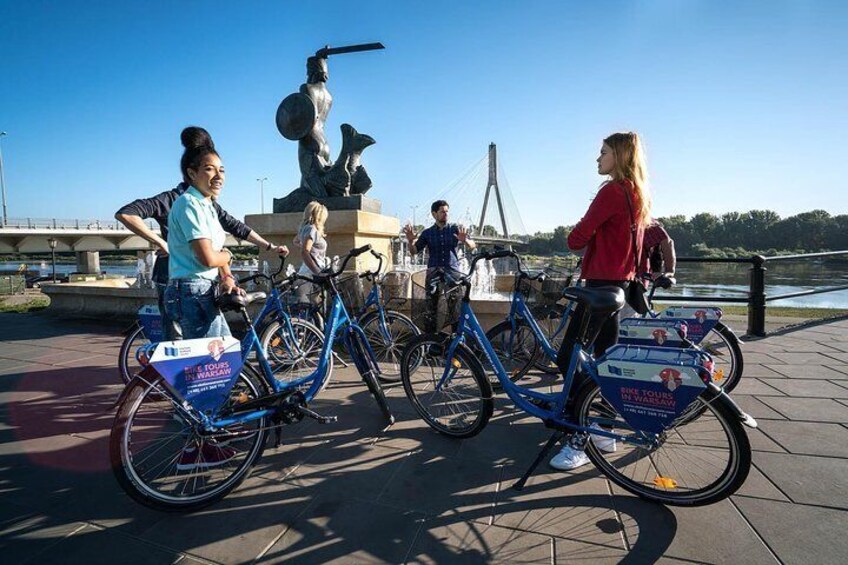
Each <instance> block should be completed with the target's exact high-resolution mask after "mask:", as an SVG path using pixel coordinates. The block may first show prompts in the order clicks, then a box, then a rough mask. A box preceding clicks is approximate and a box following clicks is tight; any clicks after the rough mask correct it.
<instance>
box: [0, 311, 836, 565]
mask: <svg viewBox="0 0 848 565" xmlns="http://www.w3.org/2000/svg"><path fill="white" fill-rule="evenodd" d="M120 341H121V336H120V335H119V333H118V328H114V327H104V326H103V325H92V324H89V323H82V322H69V321H56V320H53V319H50V318H47V317H46V316H42V315H12V314H0V399H2V421H3V426H2V428H0V429H2V431H0V433H2V438H3V439H2V443H0V468H2V469H3V477H4V479H3V482H4V485H3V491H4V494H3V497H4V504H3V505H0V538H2V539H3V540H4V550H3V551H4V561H5V562H7V563H23V562H33V563H35V562H54V561H55V562H92V561H97V562H101V561H102V562H106V561H107V560H110V559H112V558H113V557H112V556H113V555H120V556H121V557H120V560H121V561H122V562H126V563H135V562H139V563H141V562H144V563H173V562H174V561H176V560H178V559H180V558H181V556H184V555H187V556H189V557H188V558H185V559H184V560H182V561H180V562H181V563H182V562H185V563H194V562H196V561H195V559H193V558H192V557H197V558H200V559H203V560H207V561H209V562H225V563H231V562H243V561H247V560H252V559H253V558H256V557H258V556H262V558H263V559H262V560H263V562H265V561H269V562H277V561H283V560H290V561H299V562H307V563H317V562H326V561H331V560H335V561H341V562H351V561H368V562H391V563H400V562H404V561H407V560H409V561H414V562H422V561H426V562H436V563H452V562H454V561H458V560H465V561H473V562H481V561H495V560H500V561H506V562H517V561H521V562H536V561H538V562H541V563H551V562H560V563H563V562H572V561H576V560H585V561H587V562H619V561H620V560H622V559H623V558H624V557H625V556H627V555H628V552H630V555H631V557H634V558H636V562H653V561H656V560H657V559H659V558H661V557H662V558H665V559H668V560H683V561H688V562H693V561H694V562H710V563H733V562H745V563H773V562H775V561H776V560H778V559H779V560H780V561H782V562H792V563H800V562H809V563H826V562H831V563H837V562H844V561H843V560H844V557H845V555H846V554H848V537H846V536H845V531H846V527H848V321H838V322H832V323H828V324H823V325H819V326H814V327H809V328H806V329H801V330H798V331H793V332H789V333H785V334H783V335H775V336H771V337H768V338H766V339H763V340H760V341H756V342H751V343H747V344H746V345H745V348H744V350H745V360H746V371H745V377H744V378H743V382H742V384H741V385H740V387H739V389H738V394H736V393H735V394H734V398H736V400H737V401H738V402H739V403H740V404H741V405H742V406H743V407H744V408H745V409H746V410H748V411H750V412H751V413H752V414H753V415H754V416H755V417H756V418H757V420H758V421H759V423H760V426H761V429H760V430H749V431H748V433H749V435H750V438H751V441H752V444H753V448H754V466H755V467H754V469H753V470H752V474H751V475H750V477H749V478H748V482H747V483H746V484H745V485H744V487H743V488H742V490H741V491H740V492H739V493H738V494H737V495H735V496H734V497H732V499H730V500H727V501H724V502H722V503H719V504H716V505H713V506H710V507H707V508H700V509H671V508H664V507H661V506H657V505H654V504H650V503H646V502H642V501H640V500H638V499H636V498H634V497H632V496H630V495H627V494H625V493H623V492H621V491H620V490H619V489H617V488H615V487H612V486H611V485H610V483H609V482H608V481H606V480H605V479H604V478H603V477H602V476H601V475H600V474H599V473H598V472H597V471H595V470H594V469H593V468H592V467H591V466H589V467H585V468H583V469H581V470H579V471H577V472H572V473H557V472H552V471H551V470H550V469H547V468H544V467H543V468H540V470H539V472H538V473H537V475H536V476H535V477H534V478H533V479H532V481H531V483H530V484H529V486H528V488H527V489H526V490H525V491H524V492H523V493H521V494H518V493H515V492H513V491H511V490H509V489H508V488H507V487H508V486H509V485H510V484H511V482H512V481H513V480H515V479H516V478H517V477H518V476H519V475H520V474H521V473H522V471H523V470H524V469H525V467H526V465H527V464H528V463H529V461H530V459H531V458H532V456H533V454H534V452H535V450H536V448H537V446H538V444H539V443H540V442H542V441H543V440H544V439H545V437H546V435H547V434H546V433H545V430H544V429H543V428H542V426H540V425H538V424H537V423H536V422H534V421H531V420H530V419H527V418H521V417H520V416H518V415H517V414H516V413H515V412H514V411H513V410H512V409H511V408H510V407H509V406H508V403H506V402H502V401H499V402H498V403H497V404H498V407H497V409H496V413H495V416H494V418H493V420H492V423H491V424H490V425H489V427H488V428H487V429H486V430H484V432H483V433H482V434H480V435H479V436H478V437H476V438H472V439H468V440H464V441H451V440H448V439H446V438H443V437H440V436H437V435H435V434H434V433H432V432H431V431H430V430H429V429H428V428H427V427H426V426H425V425H424V424H423V423H422V422H420V421H419V420H417V419H416V418H415V417H414V415H413V414H412V411H411V409H410V407H409V405H408V403H407V401H406V399H405V397H404V395H403V391H402V390H401V389H399V388H397V387H395V388H392V389H391V390H390V391H389V396H390V399H391V403H392V406H393V408H394V410H395V412H396V414H397V415H398V422H397V423H396V424H395V425H394V427H392V428H391V429H389V430H385V431H383V430H381V429H380V426H379V422H380V417H379V415H378V413H377V410H376V407H375V406H374V404H373V402H372V401H371V399H370V397H369V394H368V392H367V391H366V389H365V388H364V387H363V386H362V384H361V382H359V381H358V379H357V378H355V377H354V375H353V373H352V371H351V370H339V371H338V372H337V374H336V376H335V382H334V383H333V384H332V386H331V387H330V388H329V389H328V390H327V391H326V394H325V395H324V396H323V397H322V399H321V401H320V402H318V403H317V404H316V406H317V408H318V409H319V410H321V411H323V412H326V413H331V414H336V415H338V416H339V422H338V424H334V425H326V426H320V425H317V424H306V423H301V424H300V425H298V426H292V427H290V428H288V429H287V430H286V435H285V441H286V444H285V445H284V447H282V448H280V449H277V450H274V449H269V450H267V451H266V454H265V457H264V458H263V460H262V461H261V462H260V464H259V466H258V468H257V469H256V471H255V472H254V474H253V476H252V477H251V478H249V479H248V480H247V481H246V482H245V483H244V484H243V485H242V486H241V487H239V488H238V489H237V490H236V491H235V492H234V493H232V494H231V495H230V496H229V497H228V498H227V499H226V500H225V501H224V502H222V503H219V504H218V505H216V506H214V507H213V508H211V509H208V510H207V511H204V512H201V513H198V514H195V515H193V516H174V515H165V514H160V513H156V512H151V511H148V510H145V509H144V508H142V507H140V506H138V505H136V504H135V503H133V502H131V501H130V500H129V499H128V498H127V497H126V496H124V495H123V494H122V493H121V491H120V490H119V488H118V486H117V484H116V483H115V481H114V479H113V477H112V475H111V472H110V470H109V459H108V449H107V448H108V431H109V427H110V424H111V422H112V417H113V413H111V412H108V411H107V410H108V408H109V405H110V403H111V402H112V401H113V400H114V399H115V396H116V395H117V394H118V392H119V390H120V387H119V386H118V385H117V384H115V383H116V379H117V373H116V369H115V357H116V355H117V352H118V346H119V344H120ZM533 378H534V379H536V380H537V381H538V383H539V384H544V383H545V381H543V379H542V378H541V377H540V376H538V375H537V376H534V377H533ZM552 554H553V556H552ZM554 557H555V559H554Z"/></svg>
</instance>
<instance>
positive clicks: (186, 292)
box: [165, 279, 232, 339]
mask: <svg viewBox="0 0 848 565" xmlns="http://www.w3.org/2000/svg"><path fill="white" fill-rule="evenodd" d="M217 285H218V282H217V281H211V280H209V279H172V280H170V281H168V286H167V288H165V312H166V314H167V315H168V317H169V318H171V319H172V320H174V321H175V322H177V323H179V325H180V328H182V333H183V339H197V338H200V337H224V336H228V335H232V334H231V333H230V327H229V326H228V325H227V320H226V319H224V314H223V313H222V312H221V310H220V309H219V308H218V307H217V306H216V305H215V287H216V286H217Z"/></svg>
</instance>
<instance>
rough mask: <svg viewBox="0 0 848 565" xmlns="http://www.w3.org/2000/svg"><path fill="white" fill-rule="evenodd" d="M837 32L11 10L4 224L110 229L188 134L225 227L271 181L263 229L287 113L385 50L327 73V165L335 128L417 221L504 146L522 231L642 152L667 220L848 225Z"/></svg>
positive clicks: (286, 187) (840, 28)
mask: <svg viewBox="0 0 848 565" xmlns="http://www.w3.org/2000/svg"><path fill="white" fill-rule="evenodd" d="M846 16H848V8H846V4H845V3H844V2H781V1H773V2H744V1H743V2H722V1H689V2H686V1H642V2H629V1H598V2H527V1H524V2H497V1H485V2H484V1H482V0H478V1H475V2H459V1H449V2H441V1H432V0H431V1H426V2H411V1H408V2H406V1H393V2H392V1H385V2H372V1H367V0H363V1H362V2H321V3H319V2H303V1H297V2H294V1H290V2H259V1H241V2H217V1H211V0H205V1H191V2H166V1H155V0H154V1H147V2H131V1H122V2H114V1H109V2H107V1H86V2H83V1H71V0H68V1H55V2H39V1H27V2H20V1H10V0H0V82H2V84H3V87H2V88H0V130H2V131H6V132H8V136H7V137H5V138H3V140H2V149H3V158H4V164H5V176H6V184H7V190H8V204H9V215H10V216H13V217H27V216H30V217H39V218H44V217H58V218H110V217H111V216H112V214H113V213H114V211H115V210H116V209H117V208H118V207H119V206H120V205H122V204H123V203H125V202H127V201H129V200H131V199H133V198H135V197H138V196H146V195H152V194H155V193H157V192H159V191H161V190H165V189H168V188H170V187H172V186H174V185H175V184H176V183H177V181H178V180H179V169H178V162H179V157H180V152H181V147H180V145H179V132H180V130H181V129H182V128H183V127H184V126H186V125H191V124H196V125H202V126H204V127H206V128H207V129H209V131H210V132H211V133H212V135H213V137H214V139H215V141H216V144H217V146H218V149H219V151H220V152H221V155H222V157H223V160H224V163H225V165H226V167H227V184H226V187H225V189H224V193H223V195H222V199H221V202H222V204H223V205H224V207H225V208H227V209H228V210H230V211H231V212H232V213H234V214H235V215H237V216H240V217H241V216H243V215H244V214H247V213H256V212H258V211H259V207H260V206H259V205H260V202H259V189H258V183H257V182H256V180H255V179H256V178H257V177H268V178H269V181H268V182H267V183H266V190H265V194H266V205H265V206H266V211H270V206H271V197H272V196H278V197H279V196H282V195H284V194H287V193H288V192H289V191H290V190H291V189H293V188H295V187H296V186H297V185H298V182H299V172H298V168H297V161H296V155H297V144H296V143H294V142H290V141H287V140H284V139H283V138H282V137H281V136H280V135H279V133H278V132H277V130H276V127H275V125H274V114H275V112H276V108H277V105H278V104H279V102H280V100H282V99H283V98H284V97H285V96H286V95H288V94H289V93H291V92H294V91H296V90H297V88H298V86H299V85H300V84H301V83H302V82H303V81H304V78H305V71H304V64H305V59H306V57H307V56H308V55H310V54H311V53H314V51H315V50H316V49H318V48H319V47H321V46H323V45H325V44H329V45H331V46H332V45H345V44H352V43H364V42H371V41H382V42H383V43H384V44H385V45H386V47H387V48H386V50H385V51H380V52H372V53H365V54H355V55H347V56H338V57H334V58H331V59H330V74H331V76H330V82H329V87H330V90H331V92H332V93H333V96H334V97H335V103H334V107H333V110H332V113H331V114H330V117H329V121H328V131H329V133H330V143H331V147H332V154H333V156H335V155H336V153H337V152H338V149H339V141H340V139H339V134H338V127H339V125H340V124H341V123H343V122H349V123H351V124H353V125H354V126H355V127H357V129H359V130H360V131H362V132H365V133H368V134H370V135H372V136H373V137H374V138H376V139H377V144H376V145H375V146H373V147H371V148H369V149H368V150H367V151H366V152H365V154H364V157H363V160H364V163H365V165H366V166H367V168H368V170H369V172H370V174H371V177H372V178H373V180H374V188H373V189H372V191H371V192H370V193H369V195H371V196H373V197H375V198H379V199H380V200H382V201H383V206H384V211H385V212H388V213H392V214H397V215H399V216H400V217H401V218H402V219H406V218H407V217H409V216H410V214H411V212H410V208H409V207H410V206H411V205H413V204H422V203H427V202H429V201H430V200H431V199H432V197H433V196H435V195H436V194H438V193H440V192H442V191H443V190H444V189H445V188H446V187H447V186H448V185H449V184H450V183H451V181H453V180H455V179H456V178H457V176H459V175H461V174H462V172H463V171H465V170H467V169H468V168H469V166H471V165H472V164H473V163H475V162H476V161H478V160H479V159H481V158H482V157H483V156H484V155H485V153H486V149H487V146H488V144H489V142H490V141H494V142H496V143H497V144H498V152H499V157H500V161H501V164H502V166H503V169H504V171H505V172H506V175H507V176H508V183H509V187H510V189H511V191H512V193H513V198H514V200H515V201H516V203H517V207H518V209H519V212H520V214H521V217H522V219H523V223H524V225H525V226H526V227H527V229H528V230H529V231H531V232H534V231H537V230H551V229H553V227H555V226H557V225H562V224H571V223H574V222H575V221H576V220H577V219H579V217H580V216H581V215H582V213H583V211H584V210H585V208H586V206H587V204H588V202H589V200H590V199H591V197H592V195H593V194H594V192H595V191H596V189H597V186H598V183H599V181H600V178H599V177H598V176H597V174H596V168H595V162H594V160H595V158H596V156H597V151H598V148H599V145H600V140H601V139H602V138H603V137H605V136H606V135H608V134H609V133H612V132H614V131H617V130H628V129H632V130H636V131H638V132H640V133H641V134H642V136H643V137H644V139H645V143H646V146H647V151H648V160H649V161H648V163H649V170H650V174H651V179H652V187H653V190H654V198H655V202H656V204H655V214H656V215H659V216H662V215H668V214H678V213H679V214H686V215H692V214H694V213H697V212H701V211H709V212H713V213H722V212H726V211H732V210H736V211H743V210H748V209H752V208H768V209H773V210H776V211H777V212H778V213H779V214H781V215H783V216H786V215H791V214H794V213H797V212H800V211H806V210H810V209H814V208H823V209H826V210H828V211H830V212H831V213H834V214H835V213H848V198H846V196H845V194H844V193H845V190H844V189H843V187H842V181H843V179H842V174H841V172H840V170H841V166H842V164H843V163H844V162H845V157H844V156H843V154H844V148H843V145H844V143H845V139H846V137H845V133H844V132H845V131H848V104H846V100H848V72H847V71H848V68H847V67H848V34H846V33H845V29H846V25H847V24H848V17H846ZM484 188H485V187H484V186H482V184H481V186H480V187H479V193H480V195H481V198H482V191H483V189H484ZM420 210H421V209H419V212H418V213H419V214H421V213H422V212H421V211H420ZM454 211H455V212H459V210H456V209H455V210H454ZM457 215H459V214H457ZM419 217H420V216H419Z"/></svg>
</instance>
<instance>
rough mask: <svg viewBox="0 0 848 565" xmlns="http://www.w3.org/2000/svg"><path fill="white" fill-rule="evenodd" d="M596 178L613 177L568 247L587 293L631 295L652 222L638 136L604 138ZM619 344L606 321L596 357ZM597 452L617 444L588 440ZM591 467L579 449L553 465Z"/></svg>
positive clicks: (564, 353) (562, 353)
mask: <svg viewBox="0 0 848 565" xmlns="http://www.w3.org/2000/svg"><path fill="white" fill-rule="evenodd" d="M597 163H598V174H599V175H605V176H608V177H609V180H607V181H605V182H604V184H603V185H601V189H600V190H599V191H598V193H597V194H596V195H595V198H594V200H592V203H591V204H590V205H589V209H588V210H587V211H586V214H585V215H584V216H583V218H582V219H581V220H580V221H579V222H578V223H577V225H576V226H574V229H573V230H572V231H571V233H570V234H569V235H568V247H569V249H571V250H572V251H582V252H583V263H582V267H581V275H582V278H583V279H584V280H585V281H586V287H587V288H597V287H601V286H617V287H619V288H621V289H622V290H625V291H626V290H627V287H628V285H629V284H631V282H632V281H634V279H635V278H636V274H637V273H636V269H637V265H636V263H637V259H636V258H637V257H641V255H642V252H641V243H642V240H643V235H644V232H645V227H646V226H647V225H649V224H650V223H651V196H650V193H649V191H648V169H647V166H646V164H645V154H644V149H643V148H642V142H641V140H640V139H639V135H638V134H636V133H634V132H625V133H614V134H612V135H610V136H609V137H607V138H606V139H604V141H603V144H602V145H601V154H600V156H599V157H598V159H597ZM616 341H618V316H611V317H609V318H607V319H606V320H605V321H604V323H603V325H602V326H601V328H600V330H599V332H598V336H597V337H596V338H595V341H594V344H593V345H594V353H593V354H594V356H595V357H596V358H597V357H600V356H601V355H603V354H604V352H605V351H606V350H607V349H608V348H610V347H611V346H613V345H615V342H616ZM570 353H571V351H570V349H569V348H568V347H567V346H566V345H565V344H563V347H561V348H560V350H559V354H558V355H557V366H558V367H559V370H560V372H561V373H563V374H565V372H566V371H567V370H568V364H569V357H570ZM590 437H591V440H592V441H594V442H595V445H596V446H597V447H598V449H601V450H604V451H615V449H616V447H615V440H613V439H609V438H605V437H603V436H596V435H590ZM588 462H589V458H588V457H587V456H586V454H585V453H583V452H582V451H580V450H577V449H573V448H571V447H569V446H567V445H566V446H565V447H563V448H562V450H561V451H560V452H559V453H558V454H557V455H556V456H555V457H554V458H553V459H551V461H550V465H551V467H554V468H555V469H560V470H569V469H575V468H577V467H580V466H582V465H585V464H586V463H588Z"/></svg>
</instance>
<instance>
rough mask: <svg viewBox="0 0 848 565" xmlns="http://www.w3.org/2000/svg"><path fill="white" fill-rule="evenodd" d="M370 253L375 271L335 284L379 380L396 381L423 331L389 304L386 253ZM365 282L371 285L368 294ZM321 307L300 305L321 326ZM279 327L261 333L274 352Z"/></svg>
mask: <svg viewBox="0 0 848 565" xmlns="http://www.w3.org/2000/svg"><path fill="white" fill-rule="evenodd" d="M371 255H372V256H374V258H375V259H377V260H378V261H379V263H378V265H377V269H376V270H375V271H365V272H364V273H361V274H351V275H345V276H342V277H340V278H339V280H338V281H337V283H336V286H337V288H338V290H339V292H340V293H341V295H342V298H343V301H344V303H345V306H346V307H347V309H348V311H349V312H350V313H351V315H353V317H354V318H356V321H357V323H358V324H359V326H360V327H362V329H363V331H364V332H365V337H366V338H367V340H368V344H369V345H370V346H371V349H372V351H373V352H374V355H375V356H376V359H377V365H378V366H379V368H380V373H379V378H380V380H382V381H384V382H397V381H399V380H400V356H401V352H402V351H403V348H404V347H405V346H406V344H407V343H408V342H409V340H410V339H411V338H412V337H414V336H416V335H419V334H420V333H421V330H419V329H418V326H416V325H415V323H414V322H413V321H412V320H411V319H410V318H409V317H408V316H406V315H405V314H402V313H401V312H398V311H397V310H393V309H391V308H389V307H388V304H389V302H390V300H391V299H390V298H386V297H385V296H384V292H383V282H384V277H385V275H384V273H383V272H382V270H383V263H384V260H385V259H386V256H385V255H383V254H382V253H379V252H377V251H375V250H373V249H372V250H371ZM363 281H367V282H369V283H370V284H371V288H370V290H369V291H368V293H367V294H366V293H365V288H364V284H363ZM319 310H320V307H318V306H316V305H314V304H308V305H300V310H299V312H301V313H304V314H306V315H308V316H310V317H312V318H313V319H319V320H321V323H320V324H318V327H322V324H323V316H322V315H321V314H320V313H319ZM280 329H282V330H283V331H284V332H285V328H284V327H283V326H282V324H278V323H271V324H269V325H268V327H267V328H266V329H265V330H264V331H263V332H262V334H261V335H262V346H263V348H265V349H266V350H268V351H273V349H274V344H275V343H278V342H280V341H281V338H280V336H278V335H277V332H278V331H279V330H280Z"/></svg>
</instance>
